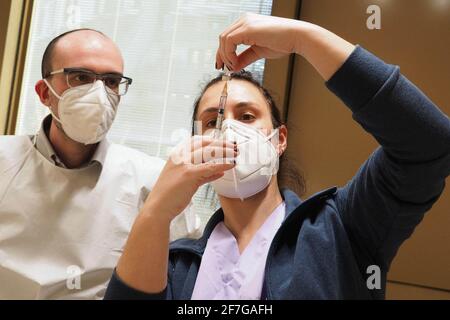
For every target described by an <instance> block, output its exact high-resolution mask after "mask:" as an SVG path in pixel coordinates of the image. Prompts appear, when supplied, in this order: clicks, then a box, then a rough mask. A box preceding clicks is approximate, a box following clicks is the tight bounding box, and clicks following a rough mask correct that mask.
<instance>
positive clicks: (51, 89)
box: [44, 79, 62, 100]
mask: <svg viewBox="0 0 450 320" xmlns="http://www.w3.org/2000/svg"><path fill="white" fill-rule="evenodd" d="M44 82H45V84H46V85H47V87H48V88H49V89H50V91H51V92H52V93H53V94H54V95H55V96H56V97H57V98H58V99H59V100H61V99H62V97H61V96H60V95H59V94H57V93H56V91H55V90H54V89H53V87H52V86H51V85H50V83H48V81H47V79H44Z"/></svg>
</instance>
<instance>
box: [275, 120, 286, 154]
mask: <svg viewBox="0 0 450 320" xmlns="http://www.w3.org/2000/svg"><path fill="white" fill-rule="evenodd" d="M287 136H288V130H287V127H286V126H285V125H284V124H283V125H281V126H280V127H279V128H278V148H277V151H278V156H279V157H281V156H282V155H283V153H284V152H285V151H286V149H287Z"/></svg>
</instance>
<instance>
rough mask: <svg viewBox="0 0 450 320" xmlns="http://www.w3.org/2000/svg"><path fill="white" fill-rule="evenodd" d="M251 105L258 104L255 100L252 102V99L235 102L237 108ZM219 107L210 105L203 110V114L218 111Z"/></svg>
mask: <svg viewBox="0 0 450 320" xmlns="http://www.w3.org/2000/svg"><path fill="white" fill-rule="evenodd" d="M251 106H257V104H256V103H254V102H250V101H241V102H238V103H237V104H235V105H234V108H235V109H239V108H246V107H251ZM218 109H219V106H217V107H209V108H206V109H205V110H203V111H202V112H201V114H203V113H217V110H218Z"/></svg>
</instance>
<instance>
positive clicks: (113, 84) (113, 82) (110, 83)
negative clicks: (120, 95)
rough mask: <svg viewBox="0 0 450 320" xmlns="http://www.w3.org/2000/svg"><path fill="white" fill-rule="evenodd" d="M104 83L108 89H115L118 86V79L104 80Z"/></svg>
mask: <svg viewBox="0 0 450 320" xmlns="http://www.w3.org/2000/svg"><path fill="white" fill-rule="evenodd" d="M105 83H106V85H107V86H108V87H110V88H111V89H113V88H117V87H118V86H119V83H120V79H116V78H106V79H105Z"/></svg>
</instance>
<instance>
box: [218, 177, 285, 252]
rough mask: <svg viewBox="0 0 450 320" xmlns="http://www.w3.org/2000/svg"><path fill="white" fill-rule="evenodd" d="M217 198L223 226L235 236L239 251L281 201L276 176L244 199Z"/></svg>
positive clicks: (242, 249)
mask: <svg viewBox="0 0 450 320" xmlns="http://www.w3.org/2000/svg"><path fill="white" fill-rule="evenodd" d="M219 198H220V204H221V206H222V209H223V212H224V223H225V226H226V227H227V228H228V230H230V232H231V233H232V234H233V235H234V236H235V238H236V240H237V243H238V246H239V251H240V252H241V253H242V252H243V251H244V250H245V248H246V247H247V245H248V244H249V243H250V241H251V240H252V238H253V236H254V235H255V234H256V232H257V231H258V230H259V228H261V226H262V225H263V224H264V222H265V221H266V219H267V218H268V217H269V216H270V214H271V213H272V212H273V211H274V210H275V209H276V208H277V207H278V206H279V205H280V204H281V203H282V202H283V198H282V197H281V193H280V189H279V188H278V182H277V179H276V177H274V178H273V179H272V181H271V182H270V184H269V186H268V187H267V188H266V189H265V190H263V191H261V192H260V193H258V194H256V195H254V196H253V197H250V198H248V199H245V201H241V200H240V199H230V198H225V197H221V196H219Z"/></svg>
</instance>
